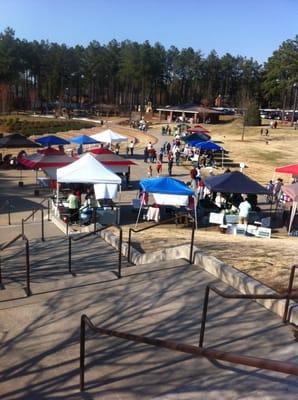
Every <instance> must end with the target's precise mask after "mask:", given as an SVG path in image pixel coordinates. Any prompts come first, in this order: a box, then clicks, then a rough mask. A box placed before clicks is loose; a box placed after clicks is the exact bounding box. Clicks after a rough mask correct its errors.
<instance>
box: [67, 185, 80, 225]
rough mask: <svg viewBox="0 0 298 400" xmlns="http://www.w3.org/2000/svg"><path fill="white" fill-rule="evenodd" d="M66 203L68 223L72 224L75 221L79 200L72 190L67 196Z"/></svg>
mask: <svg viewBox="0 0 298 400" xmlns="http://www.w3.org/2000/svg"><path fill="white" fill-rule="evenodd" d="M67 202H68V209H69V213H70V222H71V223H74V222H75V220H76V219H77V217H76V215H77V213H78V211H79V199H78V197H77V196H76V194H75V191H74V190H73V191H72V192H71V193H70V195H69V196H68V198H67Z"/></svg>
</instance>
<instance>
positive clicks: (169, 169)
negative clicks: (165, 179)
mask: <svg viewBox="0 0 298 400" xmlns="http://www.w3.org/2000/svg"><path fill="white" fill-rule="evenodd" d="M173 164H174V159H173V157H169V161H168V173H169V175H170V176H171V175H172V170H173Z"/></svg>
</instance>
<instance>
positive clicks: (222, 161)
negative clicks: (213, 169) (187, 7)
mask: <svg viewBox="0 0 298 400" xmlns="http://www.w3.org/2000/svg"><path fill="white" fill-rule="evenodd" d="M223 164H224V149H222V150H221V168H222V169H223V167H224V166H223Z"/></svg>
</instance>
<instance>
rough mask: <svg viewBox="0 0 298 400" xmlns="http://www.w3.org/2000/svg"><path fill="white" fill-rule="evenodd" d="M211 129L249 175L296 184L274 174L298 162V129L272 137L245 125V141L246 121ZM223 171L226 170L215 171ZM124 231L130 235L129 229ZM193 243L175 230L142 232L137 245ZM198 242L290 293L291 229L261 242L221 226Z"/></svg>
mask: <svg viewBox="0 0 298 400" xmlns="http://www.w3.org/2000/svg"><path fill="white" fill-rule="evenodd" d="M263 124H264V125H266V124H269V121H263ZM205 127H206V128H207V129H208V130H209V131H210V134H211V136H212V140H214V141H216V142H219V143H221V145H222V146H223V147H224V148H225V149H226V150H227V151H228V152H229V153H228V156H229V159H230V160H231V161H233V162H234V163H240V162H244V163H245V165H246V167H245V170H244V173H245V174H247V175H248V176H249V177H251V178H253V179H255V180H257V181H258V182H259V183H261V184H266V183H267V182H268V181H269V180H270V179H276V178H277V177H281V178H283V179H284V182H285V183H286V184H287V183H291V180H292V176H291V175H286V174H282V175H277V174H275V173H274V170H275V168H276V167H278V166H282V165H288V164H296V163H297V162H298V160H297V148H298V130H294V129H293V128H292V127H283V126H281V125H279V126H278V128H277V129H270V127H269V126H267V127H268V130H269V135H268V136H261V134H260V130H261V127H245V128H244V140H242V134H243V122H242V120H241V119H235V120H230V121H229V120H228V121H226V122H225V123H224V124H220V125H206V126H205ZM265 127H266V126H265ZM232 170H234V169H233V168H232ZM221 172H222V169H221V168H218V169H217V170H216V171H215V173H221ZM124 229H125V232H126V234H127V230H128V226H126V227H125V228H124ZM189 240H190V229H189V228H173V226H163V227H160V228H155V229H152V230H147V231H144V232H142V233H139V234H138V240H136V239H134V241H135V245H136V246H137V247H138V248H139V249H141V250H143V251H152V250H156V249H160V248H162V247H167V246H176V245H179V244H184V243H187V242H188V243H189ZM195 243H196V245H197V246H198V247H199V248H200V249H202V250H203V251H204V252H206V253H208V254H210V255H212V256H215V257H217V258H218V259H220V260H222V261H224V262H226V263H227V264H229V265H232V266H233V267H235V268H238V269H239V270H241V271H243V272H245V273H247V274H249V275H251V276H252V277H254V278H255V279H257V280H259V281H261V282H263V283H265V284H267V285H268V286H271V287H273V288H275V289H276V290H285V288H286V287H287V284H288V279H289V274H290V268H291V266H292V265H294V264H298V254H297V249H298V238H297V237H289V236H288V235H287V232H286V231H285V229H282V230H277V231H273V234H272V237H271V239H261V238H253V237H245V236H235V235H226V234H222V233H220V232H219V230H218V228H217V227H212V228H200V229H199V230H197V232H196V239H195ZM296 275H298V274H296ZM295 286H296V287H298V276H297V277H296V278H295Z"/></svg>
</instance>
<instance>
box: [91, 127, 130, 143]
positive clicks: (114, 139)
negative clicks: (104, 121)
mask: <svg viewBox="0 0 298 400" xmlns="http://www.w3.org/2000/svg"><path fill="white" fill-rule="evenodd" d="M91 137H92V138H93V139H96V140H97V141H98V142H102V143H109V144H112V143H122V142H126V141H127V137H126V136H122V135H120V134H119V133H117V132H114V131H112V130H111V129H107V130H105V131H103V132H100V133H96V134H94V135H92V136H91Z"/></svg>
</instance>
